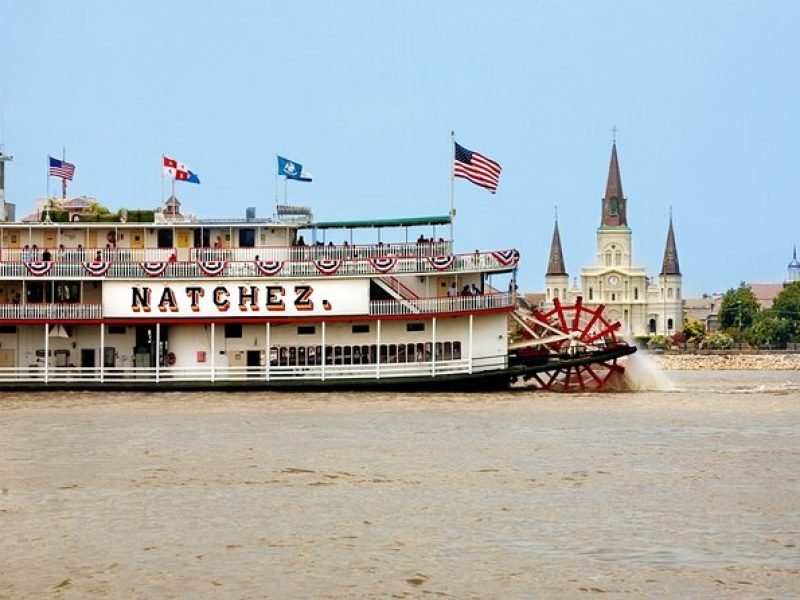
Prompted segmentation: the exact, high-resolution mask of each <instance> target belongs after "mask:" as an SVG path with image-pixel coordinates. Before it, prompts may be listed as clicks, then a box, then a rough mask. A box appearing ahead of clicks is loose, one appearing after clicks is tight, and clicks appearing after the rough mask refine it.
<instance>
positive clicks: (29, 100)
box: [0, 0, 800, 294]
mask: <svg viewBox="0 0 800 600" xmlns="http://www.w3.org/2000/svg"><path fill="white" fill-rule="evenodd" d="M0 15H1V16H2V21H1V22H0V30H2V38H0V39H2V50H3V60H2V62H0V105H1V106H2V108H3V113H4V131H3V139H4V142H5V149H6V151H7V152H9V153H11V154H13V155H14V156H15V160H14V162H13V163H11V165H10V166H9V169H8V176H7V195H8V199H9V200H10V201H12V202H16V203H17V205H18V208H17V211H18V216H21V215H24V214H27V213H28V212H30V210H31V209H32V208H33V202H34V198H35V197H37V196H42V195H43V194H44V192H45V180H46V175H45V173H46V172H45V162H46V157H47V154H48V153H51V154H54V155H57V156H58V155H60V153H61V148H62V146H66V148H67V158H68V160H69V161H70V162H74V163H75V164H76V166H77V171H76V176H75V181H74V182H73V184H72V185H71V187H70V191H71V192H74V193H76V194H87V195H93V196H95V197H97V198H98V199H99V200H100V202H102V203H103V204H106V205H107V206H109V207H111V208H114V209H116V208H119V207H120V206H126V207H153V206H155V205H157V204H158V202H159V199H160V193H161V191H160V178H159V161H160V157H161V155H162V153H163V154H167V155H171V156H173V157H175V158H177V159H178V160H181V161H184V162H186V163H187V164H188V165H189V166H190V167H191V168H192V170H194V171H196V172H197V173H198V174H199V175H200V177H201V179H202V182H203V183H202V185H200V186H191V185H188V184H178V185H179V194H178V195H179V197H180V198H181V200H182V201H183V202H184V208H185V209H186V210H187V211H192V212H196V213H198V214H200V215H203V216H209V217H223V216H237V217H239V216H243V215H244V211H245V208H246V207H247V206H251V205H253V206H256V207H257V209H258V214H259V216H267V215H269V214H271V213H272V211H273V208H274V175H273V174H274V172H275V159H274V155H275V154H276V153H279V154H282V155H284V156H287V157H289V158H292V159H294V160H297V161H299V162H301V163H303V165H304V166H305V167H306V168H307V169H308V170H309V171H311V173H313V175H314V177H315V181H314V182H313V183H310V184H301V183H296V184H294V185H292V186H291V187H290V198H289V199H290V201H292V202H294V203H305V204H310V205H311V206H312V207H313V208H314V211H315V216H316V217H317V218H318V219H321V220H322V219H326V220H327V219H349V218H370V217H376V218H379V217H380V218H383V217H386V218H388V217H394V216H416V215H427V214H445V213H446V212H447V210H448V209H449V204H450V166H451V146H450V130H451V129H454V130H455V131H456V138H457V140H458V141H459V142H460V143H461V144H463V145H464V146H466V147H468V148H470V149H473V150H478V151H480V152H482V153H484V154H486V155H488V156H490V157H492V158H494V159H496V160H497V161H499V162H500V163H501V164H502V166H503V175H502V178H501V182H500V188H499V190H498V193H497V195H496V196H492V195H491V194H489V193H488V192H487V191H485V190H483V189H481V188H478V187H475V186H473V185H471V184H470V183H468V182H466V181H464V180H458V181H456V207H457V209H458V218H457V222H456V242H457V249H458V250H459V251H471V250H473V249H475V248H476V247H481V248H485V249H495V248H497V249H501V248H507V247H512V246H513V247H517V248H518V249H520V250H521V251H522V254H523V263H522V267H521V270H520V285H521V287H522V289H524V290H530V291H534V290H541V289H543V287H544V270H545V267H546V263H547V254H548V250H549V245H550V238H551V234H552V227H553V212H554V211H553V207H554V206H555V205H558V207H559V222H560V227H561V235H562V240H563V245H564V254H565V257H566V262H567V269H568V270H569V272H570V275H573V276H575V275H577V274H578V273H579V270H580V267H581V266H583V265H586V264H589V263H593V262H594V258H595V229H596V227H597V225H598V224H599V220H600V198H601V196H602V194H603V191H604V186H605V179H606V173H607V169H608V159H609V153H610V150H611V133H610V129H611V127H612V126H614V125H616V126H617V127H618V128H619V133H618V150H619V157H620V162H621V166H622V177H623V186H624V190H625V194H626V196H627V197H628V218H629V222H630V225H631V227H632V228H633V231H634V258H635V262H636V263H637V264H640V265H643V266H646V267H647V269H648V272H649V273H651V274H654V275H655V274H657V273H658V271H659V269H660V266H661V260H662V255H663V250H664V242H665V239H666V233H667V222H668V215H669V207H670V206H672V207H673V211H674V221H675V228H676V238H677V243H678V252H679V256H680V262H681V267H682V270H683V273H684V281H685V286H684V287H685V290H686V293H687V294H699V293H702V292H711V291H717V290H724V289H726V288H728V287H731V286H735V285H737V284H738V283H739V281H741V280H746V281H753V282H765V281H780V280H782V279H783V278H784V277H785V275H786V264H787V263H788V261H789V259H790V258H791V251H792V245H793V244H795V243H797V242H800V232H799V230H798V218H797V212H798V208H797V207H798V198H800V189H799V188H800V182H798V176H797V175H798V164H800V162H799V161H800V126H799V125H798V118H797V114H798V107H800V92H799V91H798V89H799V88H798V77H797V70H798V65H799V64H800V35H798V24H800V3H797V2H788V1H787V2H752V1H749V2H714V1H704V2H697V1H694V2H660V3H659V2H645V1H640V2H639V1H637V2H634V1H628V2H600V1H586V2H561V1H556V0H552V1H547V2H495V3H490V2H485V1H484V2H469V1H459V2H429V1H428V2H423V1H419V2H346V1H341V2H322V1H320V2H298V1H292V2H239V3H222V2H215V3H212V2H168V3H164V2H133V1H131V2H81V1H72V2H55V1H53V2H33V1H32V2H19V1H10V0H0ZM54 184H55V180H54Z"/></svg>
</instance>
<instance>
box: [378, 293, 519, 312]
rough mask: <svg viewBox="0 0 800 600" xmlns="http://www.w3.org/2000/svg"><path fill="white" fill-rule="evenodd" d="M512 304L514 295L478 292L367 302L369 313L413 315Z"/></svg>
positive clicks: (503, 306)
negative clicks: (468, 294) (473, 293)
mask: <svg viewBox="0 0 800 600" xmlns="http://www.w3.org/2000/svg"><path fill="white" fill-rule="evenodd" d="M510 306H514V295H513V294H510V293H507V292H504V293H501V294H479V295H477V296H455V297H453V298H419V299H417V300H373V301H371V302H370V303H369V314H371V315H375V316H384V315H414V314H424V313H448V312H464V311H475V310H484V309H491V308H507V307H510Z"/></svg>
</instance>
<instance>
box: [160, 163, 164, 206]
mask: <svg viewBox="0 0 800 600" xmlns="http://www.w3.org/2000/svg"><path fill="white" fill-rule="evenodd" d="M161 204H164V155H163V154H162V155H161Z"/></svg>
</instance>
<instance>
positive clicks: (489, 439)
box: [0, 372, 800, 598]
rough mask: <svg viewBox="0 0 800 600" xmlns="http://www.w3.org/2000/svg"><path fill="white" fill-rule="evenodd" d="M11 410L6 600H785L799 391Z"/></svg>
mask: <svg viewBox="0 0 800 600" xmlns="http://www.w3.org/2000/svg"><path fill="white" fill-rule="evenodd" d="M670 377H671V378H672V380H673V384H674V386H675V390H674V391H669V392H665V391H638V392H628V393H618V394H603V395H588V394H587V395H577V396H570V397H563V396H556V395H549V394H538V395H531V394H527V393H502V394H491V395H474V396H460V395H428V396H425V395H402V394H384V395H363V394H343V395H334V394H330V395H268V394H250V393H247V394H225V395H213V394H153V395H146V396H138V395H137V396H133V395H126V394H82V393H72V394H40V395H34V394H26V395H24V396H21V395H15V394H5V395H3V396H0V531H2V543H0V597H3V598H5V597H8V598H31V597H34V598H35V597H64V598H86V597H133V598H167V597H187V598H205V597H218V598H260V597H269V598H304V597H312V598H351V597H356V598H363V597H376V598H379V597H390V596H396V597H432V598H433V597H451V596H452V597H457V598H529V597H587V596H588V597H590V596H593V595H595V594H601V593H604V594H602V597H605V598H607V597H615V596H625V597H678V596H684V597H716V596H719V595H724V596H726V597H747V598H750V597H757V598H767V597H773V598H780V597H796V596H797V595H798V594H800V373H796V372H788V373H787V372H780V373H777V372H748V373H736V372H734V373H731V372H725V373H722V372H711V373H699V372H693V373H670Z"/></svg>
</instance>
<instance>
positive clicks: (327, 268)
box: [311, 258, 344, 275]
mask: <svg viewBox="0 0 800 600" xmlns="http://www.w3.org/2000/svg"><path fill="white" fill-rule="evenodd" d="M311 262H313V263H314V266H315V267H316V268H317V271H319V272H320V273H322V274H323V275H333V274H334V273H336V271H338V270H339V269H341V268H342V265H343V264H344V261H343V260H340V259H338V258H322V259H320V260H312V261H311Z"/></svg>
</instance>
